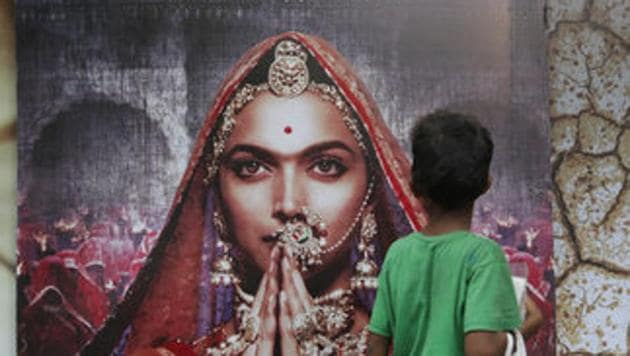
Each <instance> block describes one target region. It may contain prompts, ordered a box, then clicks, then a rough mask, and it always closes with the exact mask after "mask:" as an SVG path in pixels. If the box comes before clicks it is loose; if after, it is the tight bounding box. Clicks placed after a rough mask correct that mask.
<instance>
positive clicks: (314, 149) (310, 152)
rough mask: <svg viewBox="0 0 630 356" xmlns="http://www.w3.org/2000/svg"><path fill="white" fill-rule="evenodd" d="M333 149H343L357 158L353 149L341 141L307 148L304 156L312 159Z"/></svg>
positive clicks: (327, 142) (303, 152)
mask: <svg viewBox="0 0 630 356" xmlns="http://www.w3.org/2000/svg"><path fill="white" fill-rule="evenodd" d="M331 149H341V150H344V151H346V152H348V153H350V154H351V155H352V156H353V157H354V156H355V154H356V153H355V152H354V150H353V149H352V148H350V147H349V146H348V145H346V144H345V143H343V142H341V141H326V142H322V143H318V144H315V145H313V146H310V147H307V148H306V149H305V150H304V151H302V155H304V156H307V157H310V156H314V155H317V154H319V153H321V152H322V151H327V150H331Z"/></svg>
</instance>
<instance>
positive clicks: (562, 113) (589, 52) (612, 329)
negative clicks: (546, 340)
mask: <svg viewBox="0 0 630 356" xmlns="http://www.w3.org/2000/svg"><path fill="white" fill-rule="evenodd" d="M629 17H630V2H628V1H623V0H618V1H561V0H550V1H549V2H548V8H547V26H548V32H549V43H548V56H549V66H550V78H549V81H550V96H551V98H550V110H551V113H550V114H551V131H552V133H551V140H552V155H551V164H552V175H553V186H554V195H555V199H554V209H553V211H554V218H553V219H554V222H553V235H554V254H555V273H556V281H557V282H556V283H557V284H556V287H557V289H556V301H557V309H556V313H557V323H558V324H557V340H558V348H557V350H558V352H559V353H562V354H564V353H570V352H585V353H613V354H628V352H629V351H630V350H629V346H628V343H629V342H630V340H629V338H630V325H629V322H630V258H628V256H629V255H630V240H629V239H628V237H629V236H630V186H628V170H629V169H630V123H629V120H628V116H629V114H628V109H629V100H628V98H629V96H630V57H629V56H628V44H629V41H630V21H629Z"/></svg>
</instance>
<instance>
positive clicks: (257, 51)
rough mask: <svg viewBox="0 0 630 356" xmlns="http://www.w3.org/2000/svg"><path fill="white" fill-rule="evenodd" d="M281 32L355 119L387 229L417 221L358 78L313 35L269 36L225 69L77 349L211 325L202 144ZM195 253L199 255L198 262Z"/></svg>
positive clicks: (151, 339)
mask: <svg viewBox="0 0 630 356" xmlns="http://www.w3.org/2000/svg"><path fill="white" fill-rule="evenodd" d="M285 39H292V40H294V41H296V42H299V43H300V44H302V45H303V46H304V48H305V49H306V50H307V51H308V52H309V54H310V56H312V58H313V59H314V60H315V61H316V62H317V64H318V65H319V66H320V67H321V68H322V69H323V71H324V72H325V73H326V75H327V76H328V77H329V79H330V81H332V83H334V85H335V86H336V87H337V88H338V89H339V91H340V92H341V94H342V96H343V97H344V98H345V99H346V101H347V103H348V104H349V105H350V106H351V108H352V109H353V110H354V112H355V114H356V117H357V118H358V121H359V122H361V123H362V125H363V130H364V132H366V133H367V135H368V138H369V141H370V142H371V145H372V147H373V151H374V154H375V156H376V159H377V161H378V167H379V168H380V171H381V175H382V177H383V178H384V179H383V181H384V182H383V183H384V184H383V186H384V191H385V196H386V199H387V201H388V204H389V209H390V210H391V211H392V216H393V220H394V221H393V225H394V228H395V230H396V231H395V233H406V232H410V231H411V230H412V229H415V230H417V229H419V228H420V227H421V226H423V225H424V224H425V216H424V213H423V210H422V209H421V207H420V203H419V202H418V201H417V200H415V199H414V198H413V194H412V193H411V190H410V188H409V184H408V178H409V177H410V165H409V161H408V159H407V158H406V156H405V154H404V152H403V151H402V150H401V148H400V146H399V145H398V141H397V139H396V138H395V137H394V136H393V135H392V134H391V132H390V131H389V129H388V127H387V125H386V124H385V122H384V120H383V118H382V117H381V115H380V112H379V110H378V108H377V106H376V104H375V102H374V100H373V98H372V97H371V95H370V94H369V93H368V91H367V89H366V87H365V85H364V84H363V83H362V82H361V80H359V79H358V77H357V75H356V74H355V73H354V71H353V69H352V68H351V67H350V65H349V64H348V63H347V62H346V60H345V59H344V58H343V57H342V56H341V55H340V54H339V53H338V52H337V51H336V50H335V49H333V48H332V47H331V46H330V45H329V44H328V43H326V42H325V41H324V40H322V39H319V38H317V37H314V36H309V35H305V34H302V33H298V32H287V33H283V34H280V35H277V36H274V37H270V38H268V39H266V40H264V41H262V42H260V43H259V44H257V45H256V46H254V47H253V48H251V49H250V50H248V51H247V52H246V53H245V54H244V55H243V57H242V58H241V59H239V60H238V62H237V63H236V64H235V66H234V67H233V69H232V70H231V71H230V72H229V73H228V74H227V75H226V77H225V78H226V79H225V80H224V81H223V83H222V85H221V86H220V89H219V93H218V95H217V97H216V99H215V100H214V103H213V105H212V107H211V109H210V113H209V114H208V116H207V118H206V120H205V121H204V123H203V126H202V128H201V130H200V132H199V135H198V137H197V140H196V143H195V146H194V148H193V150H192V155H191V158H190V161H189V164H188V167H187V169H186V171H185V173H184V175H183V178H182V180H181V183H180V185H179V188H178V189H177V192H176V194H175V197H174V199H173V203H172V205H171V208H170V211H169V213H168V216H167V219H166V223H165V225H164V228H163V230H162V231H161V233H160V236H159V238H158V241H157V243H156V245H155V247H154V248H153V250H152V251H151V254H150V255H149V256H148V258H147V261H146V264H145V266H144V267H143V268H142V269H141V270H140V272H139V273H138V275H137V277H136V279H135V281H134V282H133V284H132V285H131V287H130V288H129V290H128V292H127V294H126V295H125V298H124V300H123V302H122V303H121V304H119V305H118V307H117V308H116V309H115V312H114V314H113V315H112V316H111V317H110V319H109V320H108V321H107V322H106V324H105V326H104V327H103V328H102V329H101V330H100V331H99V332H98V334H97V336H96V337H95V338H94V339H93V340H92V342H91V343H90V344H89V345H87V347H86V348H84V350H83V353H84V354H106V353H107V354H109V352H110V351H111V350H112V349H114V348H115V347H116V345H120V344H121V341H123V343H125V342H126V346H125V347H126V350H127V351H130V350H135V349H137V348H141V347H154V346H157V345H159V344H161V343H163V342H165V341H169V340H176V339H179V340H182V341H184V342H191V341H193V340H195V339H196V338H198V337H199V336H202V335H205V334H207V333H208V332H209V331H210V330H208V329H209V328H210V327H211V326H214V325H216V323H213V322H212V320H210V321H208V320H205V319H207V315H208V314H209V313H210V314H211V315H212V314H213V313H215V314H216V310H213V309H216V306H217V305H219V304H220V302H221V301H220V300H219V299H220V298H219V297H217V295H213V294H212V293H208V292H207V288H208V287H207V284H208V283H207V277H208V276H207V273H208V271H207V269H208V268H207V267H206V266H207V265H208V256H211V255H212V251H209V249H210V250H211V249H212V248H213V247H212V245H211V244H208V242H207V241H204V240H205V239H208V235H209V232H208V231H207V230H208V227H207V224H205V223H204V221H207V220H208V218H207V216H208V210H209V209H210V208H209V205H210V202H209V200H211V199H208V195H207V191H208V188H207V185H206V184H205V183H204V178H205V176H206V165H207V162H206V159H205V155H206V154H207V152H209V151H210V150H209V148H208V146H210V148H211V146H212V145H209V144H208V143H209V142H210V141H211V140H212V138H213V136H212V134H213V130H214V129H215V126H216V125H217V122H218V120H220V119H221V115H222V112H223V110H224V108H225V106H226V105H227V103H228V102H229V101H230V99H231V98H232V96H233V94H234V93H235V91H236V90H237V89H238V88H239V87H240V86H241V84H242V83H243V82H244V81H245V80H246V78H247V76H248V75H249V74H250V73H251V72H252V71H253V70H254V68H255V67H256V66H257V65H258V64H259V62H260V61H261V59H262V58H263V57H264V56H265V55H266V54H268V53H269V51H271V50H273V48H274V46H275V45H276V44H277V43H278V42H279V41H281V40H285ZM210 235H211V232H210ZM390 238H391V237H390ZM204 256H205V258H204ZM203 260H205V262H203V263H202V261H203ZM204 315H205V316H204ZM210 319H212V317H211V318H210ZM204 320H205V321H204ZM130 326H131V327H130ZM123 334H125V335H126V336H123ZM123 339H126V341H125V340H123Z"/></svg>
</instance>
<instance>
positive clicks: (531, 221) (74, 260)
mask: <svg viewBox="0 0 630 356" xmlns="http://www.w3.org/2000/svg"><path fill="white" fill-rule="evenodd" d="M16 25H17V57H18V78H19V79H18V112H19V114H18V141H19V143H18V149H19V162H18V166H19V167H18V168H19V170H18V181H19V182H18V193H19V201H18V204H19V210H18V212H19V217H18V219H19V226H18V230H19V231H18V242H17V245H18V255H19V258H18V259H19V271H18V288H19V290H18V294H19V295H18V301H19V302H18V303H19V306H18V308H19V315H18V318H19V333H18V334H19V335H18V337H19V340H18V345H19V347H20V350H21V352H22V353H23V354H26V355H30V354H33V355H35V354H39V353H40V352H43V350H51V349H55V350H60V351H59V352H60V354H67V353H72V352H75V351H76V350H79V349H80V348H82V347H84V345H85V344H86V343H87V344H89V345H91V346H88V347H96V349H88V350H98V351H99V352H104V350H107V352H109V351H110V350H113V351H114V352H119V353H123V352H132V351H134V350H138V349H141V348H144V347H158V346H160V345H165V344H169V343H170V344H171V345H173V343H175V342H176V341H177V340H183V343H184V344H186V345H191V344H194V345H196V346H195V347H199V349H202V348H204V347H215V346H216V345H215V344H217V343H219V344H220V341H225V342H227V341H228V340H236V339H234V338H233V339H229V336H230V335H238V336H239V337H238V338H237V340H236V341H235V342H233V343H228V344H229V345H228V347H234V349H233V350H239V349H238V348H239V347H242V346H243V345H245V344H247V340H248V338H247V335H248V334H247V332H248V331H250V329H249V328H248V327H247V325H246V324H247V323H246V322H244V321H247V316H248V315H249V314H248V312H247V311H245V310H246V309H247V308H249V310H250V312H251V310H252V308H253V305H252V304H255V303H253V302H251V298H254V299H255V295H256V293H257V292H258V291H259V290H260V289H259V281H260V278H261V276H262V275H263V272H264V271H265V270H266V268H267V266H268V265H269V264H270V261H271V260H272V259H273V258H272V257H271V248H270V245H271V244H269V243H267V240H270V239H271V240H273V239H279V238H281V236H289V235H290V234H289V233H288V230H287V229H288V227H287V226H288V225H287V224H286V222H287V221H291V218H290V217H291V216H293V215H294V214H301V215H304V216H309V215H310V213H311V212H313V211H314V210H315V214H314V218H313V219H315V220H318V219H321V220H323V221H321V222H323V223H324V225H325V227H326V228H325V229H323V228H322V230H326V232H327V233H330V238H329V240H330V244H329V245H327V246H325V247H322V250H323V252H322V253H321V254H320V255H318V256H307V255H305V256H304V257H303V260H304V262H302V263H300V265H299V266H297V267H296V269H299V268H301V267H304V266H305V265H306V267H304V268H305V269H307V270H309V269H310V271H306V272H304V274H303V275H304V276H305V277H304V279H305V285H306V287H307V288H308V290H309V292H312V293H313V295H311V296H310V297H312V298H315V299H316V298H317V297H320V299H319V300H318V301H319V302H320V303H322V305H326V303H328V302H330V301H333V302H331V303H333V304H334V305H333V306H334V307H338V308H342V309H343V308H344V307H350V308H351V309H352V311H348V313H349V314H350V315H351V316H350V317H349V318H347V319H346V320H345V321H344V331H343V332H341V331H340V332H335V333H333V334H334V335H329V339H330V340H332V341H333V342H332V343H333V344H334V345H336V346H335V347H343V345H354V344H357V345H360V344H361V335H362V334H361V330H362V329H363V326H365V322H366V319H367V315H369V308H370V305H371V302H372V299H373V289H372V290H370V288H368V287H367V284H369V283H367V284H366V285H362V286H363V287H365V288H358V289H356V288H355V289H354V290H352V291H350V292H349V293H341V294H340V295H334V294H330V293H328V292H329V291H330V290H329V289H331V288H332V287H331V286H332V285H334V282H330V281H337V282H339V283H341V284H342V285H347V284H349V280H352V278H355V279H354V280H355V281H359V279H356V278H357V277H360V276H357V273H356V271H355V266H356V264H357V263H358V262H360V261H366V260H367V261H370V262H373V263H375V264H376V265H377V266H378V265H380V263H381V262H382V256H383V253H384V250H385V248H386V246H388V244H389V243H390V242H391V241H390V239H391V237H395V236H402V235H404V234H405V233H408V232H410V231H411V230H413V229H417V228H420V227H421V226H422V224H423V223H424V221H425V220H424V216H423V214H422V212H421V210H420V209H419V208H418V206H417V204H418V203H417V201H415V200H414V199H413V197H411V194H410V192H409V188H408V185H406V184H405V182H406V179H408V177H406V176H405V172H406V170H407V169H408V164H409V162H408V157H409V151H410V147H409V145H410V143H409V130H410V128H411V127H412V125H413V122H414V120H415V118H417V117H418V116H420V115H425V114H427V113H430V112H432V111H434V110H438V109H444V108H446V109H451V110H458V111H465V112H469V113H472V114H475V115H477V116H478V117H479V120H480V121H481V122H482V123H483V124H484V125H486V126H487V127H488V128H489V129H490V131H491V132H492V135H493V139H494V141H495V155H494V161H493V165H492V176H493V177H494V183H493V187H492V189H491V190H490V191H489V192H488V193H487V194H486V195H485V196H484V197H483V198H481V199H480V201H479V202H478V204H477V206H476V210H475V217H474V223H473V225H474V226H473V229H474V230H475V231H477V232H479V233H481V234H484V235H486V236H488V237H490V238H494V239H495V240H497V241H498V242H499V243H501V244H502V245H503V246H505V251H506V254H507V255H508V256H509V257H510V259H511V260H512V261H513V262H514V265H516V266H517V267H515V268H514V269H515V270H520V271H521V272H519V273H523V271H525V272H524V273H526V274H527V275H528V279H529V280H530V284H531V286H532V288H531V295H532V298H535V299H536V300H537V301H538V303H539V307H540V308H541V309H543V310H544V311H545V314H546V321H545V325H544V326H543V328H542V329H541V330H540V331H539V333H538V334H537V335H535V336H534V337H533V338H532V339H531V340H530V341H529V347H530V349H531V351H532V353H533V354H536V353H539V354H547V353H550V352H552V351H553V347H554V346H553V345H554V335H553V322H554V321H553V312H552V311H553V274H552V269H551V255H552V251H551V245H552V242H551V230H550V229H551V228H550V210H549V209H550V208H549V201H548V192H549V177H548V173H547V172H548V171H549V167H548V150H549V147H548V124H547V120H546V110H547V106H546V99H545V98H546V92H545V89H544V88H546V81H545V80H546V79H545V63H544V61H543V60H542V59H543V58H544V53H543V52H544V36H543V26H542V3H541V2H528V3H524V2H517V1H502V2H490V1H481V0H479V1H477V0H475V1H449V2H443V1H404V0H401V1H395V2H390V1H387V2H386V1H377V0H373V1H367V0H366V1H359V0H346V1H339V2H334V3H333V2H326V1H315V0H313V1H286V0H285V1H253V0H252V1H211V2H201V1H198V2H197V1H187V2H175V1H155V2H141V1H138V2H130V1H112V2H108V3H97V2H80V3H78V2H73V1H54V2H53V1H23V2H20V3H19V4H18V5H17V7H16ZM274 36H276V37H274ZM283 41H288V43H286V44H283V45H282V46H280V44H281V43H283ZM296 44H297V45H296ZM279 47H282V48H281V49H280V50H278V48H279ZM283 58H285V59H286V58H289V59H288V60H289V61H290V63H291V65H289V67H288V68H289V69H286V68H285V69H286V70H285V72H282V70H284V69H282V68H284V67H282V66H280V67H281V69H280V70H279V71H275V72H274V70H272V68H274V63H279V62H282V61H283ZM285 64H286V63H285ZM304 68H306V69H304ZM296 71H297V72H296ZM306 72H308V74H307V75H306V74H303V73H306ZM270 73H276V74H277V76H280V77H282V76H283V75H284V76H286V75H289V76H291V75H294V74H291V73H298V74H295V75H297V77H295V78H294V79H295V82H293V81H291V84H290V86H291V87H292V88H294V89H295V88H298V89H295V90H296V92H295V93H297V94H295V93H294V94H291V93H287V94H286V95H288V96H291V95H295V97H296V98H297V99H296V100H303V101H306V102H304V103H303V105H294V106H290V107H289V108H287V110H288V111H287V110H280V111H281V112H290V110H298V109H299V108H300V107H301V108H305V107H310V106H309V105H315V106H317V105H316V104H315V103H314V102H310V103H309V102H308V100H307V99H306V98H310V99H309V100H311V101H313V100H314V99H317V100H315V102H317V103H319V105H321V104H322V102H327V103H328V104H329V105H334V107H335V108H336V109H335V110H337V111H335V112H336V113H337V115H338V116H340V117H339V118H338V119H337V120H328V121H326V122H329V123H330V125H332V126H330V125H328V126H326V125H324V124H323V123H322V122H318V121H315V120H311V121H299V120H298V121H296V122H294V123H292V124H291V123H289V124H287V123H286V122H275V124H276V125H278V127H277V129H276V130H275V131H273V132H272V133H271V134H270V135H271V136H268V137H267V136H265V133H266V131H265V130H267V129H269V127H273V126H272V125H271V124H269V125H263V126H260V125H258V126H256V125H257V124H256V123H251V122H250V126H247V125H244V124H242V125H240V126H239V122H238V121H235V122H234V124H233V125H230V124H229V122H230V120H229V117H232V118H234V117H239V115H240V114H241V111H243V112H246V111H247V110H248V108H249V109H251V110H254V109H252V107H254V106H256V105H250V104H255V103H256V98H258V97H259V96H261V97H265V98H267V99H265V100H272V97H270V96H269V93H270V92H273V93H275V94H278V93H281V91H282V90H283V89H282V88H283V87H285V86H287V85H289V84H286V83H285V84H280V85H279V86H276V87H274V84H273V82H274V79H273V78H272V77H273V76H272V75H271V74H270ZM304 78H307V79H304ZM302 81H304V84H305V85H306V86H305V87H304V88H300V83H302ZM311 83H315V84H316V85H311ZM245 84H249V85H250V86H249V87H247V89H244V88H245V87H246V85H245ZM265 85H266V86H265ZM291 90H293V89H291ZM261 93H262V94H261ZM265 93H266V94H265ZM303 93H308V95H307V94H303ZM283 95H285V94H282V95H280V96H283ZM270 98H271V99H270ZM322 99H323V100H322ZM268 107H269V108H272V107H273V108H277V107H278V106H277V105H271V104H270V105H269V106H268ZM264 108H265V106H263V108H258V110H262V111H265V110H264ZM228 109H229V110H228ZM311 109H312V110H306V112H309V113H313V112H318V111H317V110H319V109H316V108H312V107H311ZM320 109H321V110H324V109H322V108H321V107H320ZM324 111H326V110H324ZM333 111H334V110H333ZM298 112H299V111H298ZM228 113H232V115H228ZM243 115H245V114H243ZM271 116H272V117H276V118H277V117H279V116H278V115H276V116H274V115H271ZM314 122H317V123H318V125H319V126H317V125H315V126H313V123H314ZM226 123H228V124H226ZM323 128H327V130H328V131H326V132H329V133H330V134H333V133H334V134H339V135H343V137H345V139H346V140H349V141H344V142H350V143H352V144H349V146H352V147H350V151H352V154H351V155H350V156H351V157H353V158H352V159H350V158H346V159H345V160H344V159H343V158H339V157H337V156H336V155H333V156H334V157H335V159H330V157H329V156H330V155H329V153H330V152H326V151H321V152H319V151H318V154H317V155H315V156H317V157H326V159H323V160H317V161H309V162H311V164H310V165H307V166H304V167H302V168H304V169H303V170H302V171H301V172H303V173H304V174H306V173H305V172H308V174H306V175H304V176H302V177H301V178H299V179H298V177H296V176H291V177H288V176H287V177H284V178H286V181H282V182H280V183H277V184H276V185H275V186H274V187H267V189H266V190H265V189H262V190H251V189H250V190H248V189H249V188H251V184H250V185H240V187H241V188H243V186H248V187H249V188H247V189H241V190H238V189H236V188H238V187H236V186H235V185H232V186H230V181H229V180H228V181H225V182H223V183H220V182H221V179H222V178H221V177H223V176H225V174H226V173H225V172H228V170H229V171H231V172H232V173H234V174H233V176H237V177H238V178H240V179H241V180H250V181H253V182H256V179H258V178H259V177H261V176H260V175H261V174H262V177H265V174H267V173H269V172H270V171H271V168H270V167H272V165H271V164H269V165H267V166H266V165H264V164H260V162H261V161H259V160H258V159H259V158H260V157H261V156H262V157H266V158H268V159H269V160H270V161H271V162H273V163H274V164H276V163H278V162H280V161H279V160H278V159H276V158H274V157H273V155H269V154H268V153H269V152H272V153H276V152H280V153H282V152H283V151H282V149H286V148H287V147H293V148H295V147H298V146H296V145H300V144H302V145H303V144H305V142H307V141H308V139H309V137H310V138H311V139H312V138H313V137H315V138H317V137H319V136H317V135H315V136H313V133H314V132H320V131H321V130H323ZM318 130H320V131H318ZM321 132H324V131H321ZM309 133H310V136H309V135H308V134H309ZM233 135H235V136H233ZM248 135H249V136H248ZM234 137H240V138H241V139H243V140H245V138H247V139H257V138H260V137H263V138H265V137H266V139H267V140H266V141H265V142H266V143H267V144H272V143H273V144H279V142H282V140H285V141H286V142H292V143H291V144H289V145H284V146H283V145H280V146H279V147H275V149H271V148H270V147H267V149H266V150H263V152H260V150H258V151H256V150H252V149H251V147H245V148H246V149H243V147H240V146H239V145H238V144H235V142H236V141H235V140H236V139H235V138H234ZM343 137H342V138H339V140H341V141H343V140H344V138H343ZM245 141H247V140H245ZM245 141H244V142H245ZM237 146H238V147H237ZM241 146H242V145H241ZM250 146H251V145H250ZM235 148H238V149H237V150H236V151H231V149H235ZM257 148H260V145H258V146H257ZM263 148H265V146H264V145H263ZM327 149H328V148H327ZM342 151H343V150H342ZM226 152H227V153H229V154H230V155H231V154H232V153H233V152H236V153H235V155H234V156H233V158H234V159H233V160H232V161H231V163H229V162H228V163H226V162H225V161H224V160H216V159H214V158H213V157H214V156H221V155H222V154H223V153H226ZM300 152H301V151H300ZM284 153H287V152H284ZM280 156H282V157H284V156H283V155H282V154H281V155H280ZM251 157H255V158H256V160H253V159H251ZM309 157H311V156H309ZM357 157H359V158H357ZM349 161H351V162H354V164H358V165H359V166H361V167H363V168H361V169H363V170H362V172H364V173H362V174H359V175H358V176H357V177H358V178H357V180H355V181H354V182H355V185H352V184H349V183H348V185H346V186H345V188H344V189H341V190H338V191H336V190H329V189H328V188H330V186H332V185H330V184H329V185H328V186H327V187H328V188H326V189H323V188H322V187H323V185H322V184H319V185H318V184H310V185H309V184H306V182H311V181H312V180H313V179H314V178H313V177H314V176H315V177H317V178H318V179H328V180H329V181H327V182H328V183H330V182H331V181H333V180H334V179H341V178H343V179H345V177H347V176H348V174H346V173H347V172H350V173H352V172H353V170H352V165H344V164H341V163H348V162H349ZM262 162H267V163H268V162H269V161H264V160H263V161H262ZM340 162H341V163H340ZM278 164H279V163H278ZM355 168H356V169H359V168H357V167H355ZM361 169H359V170H361ZM340 172H344V174H343V176H342V175H341V173H340ZM340 177H341V178H340ZM289 181H290V182H293V183H292V184H289V183H287V182H289ZM344 182H345V181H344ZM241 183H242V182H241ZM320 183H321V182H320ZM235 187H236V188H235ZM339 187H340V186H337V188H339ZM232 188H234V189H232ZM230 189H232V190H230ZM331 189H332V188H331ZM247 199H250V200H251V204H248V203H247V202H248V200H247ZM372 207H377V208H374V211H373V213H374V216H375V217H374V220H375V225H376V229H377V232H376V234H375V237H374V238H373V241H372V242H371V244H372V245H373V246H374V252H369V253H366V252H365V251H360V250H359V242H360V241H361V239H363V235H362V234H361V231H360V230H362V227H363V226H364V225H370V224H369V223H368V222H366V216H367V215H368V214H367V211H368V210H370V209H372ZM304 208H306V210H305V209H304ZM288 211H292V212H291V213H288ZM294 222H295V221H294ZM221 226H223V227H221ZM309 226H310V228H312V229H311V230H312V231H314V232H315V233H316V234H321V231H318V228H319V225H318V223H314V224H310V225H309ZM277 229H285V232H287V233H286V234H285V235H281V234H276V230H277ZM222 231H223V232H222ZM248 236H250V237H251V238H249V239H248V238H246V237H248ZM223 237H225V239H224V238H223ZM223 240H225V241H223ZM221 241H222V242H221ZM252 241H254V242H252ZM337 242H339V243H337ZM318 257H321V259H322V261H321V264H318V263H317V261H316V260H317V259H318ZM309 259H313V260H314V261H315V262H312V263H311V262H308V261H307V260H309ZM348 261H350V263H348ZM342 262H343V263H342ZM310 264H313V265H314V267H312V266H310ZM230 268H231V269H230ZM219 272H220V273H219ZM515 273H516V272H515ZM215 276H222V277H223V278H219V279H215ZM365 277H366V279H365V280H363V281H364V282H366V281H367V280H369V278H367V277H369V276H365ZM342 282H343V283H342ZM241 292H242V293H241ZM294 292H295V293H299V291H294ZM304 299H308V298H302V300H304ZM335 303H336V304H335ZM339 303H341V304H342V305H341V304H339ZM116 305H118V307H117V308H115V306H116ZM241 306H243V308H240V307H241ZM114 310H116V313H113V311H114ZM357 315H358V316H363V319H361V318H360V317H358V316H357ZM108 316H110V319H109V321H107V318H108ZM59 320H63V321H64V323H60V322H59ZM362 320H363V321H362ZM60 325H62V326H60ZM129 325H134V326H133V327H130V326H129ZM154 325H159V326H158V327H154ZM250 326H251V325H250ZM102 327H104V328H103V329H101V330H100V331H99V328H102ZM95 335H96V336H95ZM258 336H259V335H258ZM44 340H45V341H44ZM217 340H218V341H217ZM200 345H201V346H200ZM173 347H175V346H173ZM346 351H348V352H350V351H352V350H349V349H348V350H346ZM235 352H236V351H235Z"/></svg>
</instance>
